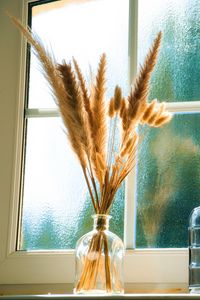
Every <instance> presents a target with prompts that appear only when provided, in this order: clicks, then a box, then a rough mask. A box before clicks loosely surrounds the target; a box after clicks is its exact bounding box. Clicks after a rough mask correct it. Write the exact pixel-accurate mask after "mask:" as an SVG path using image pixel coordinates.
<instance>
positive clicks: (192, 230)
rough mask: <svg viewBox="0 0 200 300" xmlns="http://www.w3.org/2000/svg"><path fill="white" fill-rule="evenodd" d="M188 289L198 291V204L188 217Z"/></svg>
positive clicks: (199, 247) (199, 240) (199, 227)
mask: <svg viewBox="0 0 200 300" xmlns="http://www.w3.org/2000/svg"><path fill="white" fill-rule="evenodd" d="M188 230H189V290H190V292H191V293H198V294H199V293H200V206H199V207H196V208H194V209H193V211H192V212H191V214H190V218H189V228H188Z"/></svg>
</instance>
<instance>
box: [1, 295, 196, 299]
mask: <svg viewBox="0 0 200 300" xmlns="http://www.w3.org/2000/svg"><path fill="white" fill-rule="evenodd" d="M80 298H85V299H88V298H89V299H91V300H93V299H94V300H95V299H102V298H104V299H111V298H112V299H134V300H137V299H138V300H141V299H142V300H145V299H147V300H148V299H160V300H161V299H170V300H173V299H175V300H178V299H188V298H192V299H193V298H195V299H200V295H197V294H187V293H185V294H124V295H116V296H95V295H93V296H92V295H91V296H88V295H85V296H84V295H79V296H77V295H72V294H62V295H53V294H51V295H48V294H46V295H12V296H0V299H1V300H11V299H12V300H14V299H16V300H17V299H20V300H32V299H37V300H39V299H40V300H44V299H45V300H47V299H49V300H56V299H60V300H61V299H66V300H70V299H72V300H76V299H80Z"/></svg>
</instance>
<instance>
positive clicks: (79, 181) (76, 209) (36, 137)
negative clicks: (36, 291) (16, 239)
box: [20, 118, 124, 250]
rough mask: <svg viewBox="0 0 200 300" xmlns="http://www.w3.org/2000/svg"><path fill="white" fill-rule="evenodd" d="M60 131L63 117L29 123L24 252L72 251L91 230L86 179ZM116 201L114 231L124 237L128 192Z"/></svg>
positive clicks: (63, 134) (25, 179)
mask: <svg viewBox="0 0 200 300" xmlns="http://www.w3.org/2000/svg"><path fill="white" fill-rule="evenodd" d="M62 129H63V125H62V123H61V121H60V119H59V118H40V119H35V118H33V119H29V121H28V130H27V145H26V160H25V178H24V199H23V211H22V233H21V235H22V236H21V247H20V249H21V250H36V249H37V250H38V249H71V248H74V247H75V243H76V241H77V239H79V237H81V236H82V235H83V234H84V233H86V232H87V231H89V230H91V228H92V222H93V221H92V219H91V217H90V216H91V215H92V214H93V213H94V211H93V209H92V205H91V201H90V198H89V195H88V192H87V188H86V184H85V180H84V177H83V175H82V171H81V168H80V166H79V163H78V160H77V159H76V158H75V155H74V153H73V152H72V150H71V148H70V146H69V144H68V143H67V139H66V136H65V133H64V131H63V130H62ZM115 200H116V202H115V203H114V206H113V209H112V211H111V215H113V219H114V221H113V222H112V221H111V228H112V230H113V231H114V232H116V233H117V234H118V235H119V236H120V237H122V238H123V212H124V204H123V201H124V187H122V188H121V189H120V190H119V192H118V194H117V196H116V199H115ZM112 223H113V224H112Z"/></svg>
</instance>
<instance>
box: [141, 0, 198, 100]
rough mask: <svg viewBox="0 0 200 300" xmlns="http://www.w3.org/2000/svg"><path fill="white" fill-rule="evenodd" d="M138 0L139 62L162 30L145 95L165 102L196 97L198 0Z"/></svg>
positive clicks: (194, 98)
mask: <svg viewBox="0 0 200 300" xmlns="http://www.w3.org/2000/svg"><path fill="white" fill-rule="evenodd" d="M138 3H139V26H138V28H139V31H138V41H139V45H138V57H139V62H143V59H144V56H145V54H146V52H147V50H148V48H149V47H150V45H151V42H152V40H153V39H154V38H155V36H156V34H157V32H158V31H160V30H162V32H163V39H162V47H161V51H160V55H159V60H158V64H157V66H156V68H155V72H154V74H153V77H152V81H151V92H150V97H149V98H150V99H153V98H158V99H160V100H166V101H169V102H172V101H195V100H200V76H199V74H200V43H199V41H200V30H199V16H200V1H199V0H192V1H191V0H162V1H161V0H151V1H149V0H140V1H138Z"/></svg>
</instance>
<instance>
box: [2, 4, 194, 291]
mask: <svg viewBox="0 0 200 300" xmlns="http://www.w3.org/2000/svg"><path fill="white" fill-rule="evenodd" d="M46 2H47V1H44V2H42V1H41V2H39V1H38V2H37V1H35V2H30V4H31V7H32V8H33V11H34V13H35V17H34V18H37V16H38V20H39V15H40V16H42V18H45V13H43V15H41V14H39V11H40V9H41V8H42V7H49V14H50V15H51V14H53V13H55V12H56V9H52V6H53V5H54V4H61V3H65V1H56V2H50V3H46ZM71 2H72V4H71V3H70V4H68V8H69V7H70V9H71V10H73V9H75V6H73V1H71ZM79 2H80V1H79ZM95 2H96V3H97V6H98V5H100V3H101V2H102V3H103V0H99V1H84V5H83V4H79V8H80V7H81V6H82V7H83V6H85V7H86V6H87V5H88V7H89V6H90V5H91V7H92V6H93V5H94V6H95ZM109 2H110V3H111V5H112V6H114V5H115V6H117V5H118V4H119V3H121V2H123V9H124V12H122V15H123V13H124V16H127V17H128V13H129V22H128V20H127V22H126V25H125V27H126V28H127V32H129V34H127V36H126V37H125V36H124V35H123V34H122V36H123V38H124V39H125V40H123V45H126V46H124V48H123V49H122V50H123V51H124V52H126V51H127V52H128V51H129V55H130V54H131V55H130V57H129V64H128V55H127V59H126V62H127V65H126V64H125V63H123V64H122V66H123V69H122V70H121V72H122V73H123V72H124V74H125V73H126V74H128V68H129V67H130V72H129V73H130V78H132V77H133V74H134V73H135V70H136V65H137V56H138V62H141V61H142V59H143V57H144V54H145V53H146V52H147V49H148V47H149V45H150V43H151V41H152V39H153V38H154V36H155V33H156V32H157V31H158V30H160V29H161V30H163V32H164V38H163V46H162V49H161V53H160V61H159V63H158V65H157V68H156V70H155V73H154V76H153V78H152V89H151V95H150V98H151V99H152V98H153V97H155V96H156V97H158V99H159V100H167V101H168V107H169V109H170V110H171V111H173V112H174V113H175V117H174V120H173V121H172V123H171V124H170V125H169V126H167V127H165V129H163V130H162V132H160V131H155V130H150V131H149V132H148V135H147V138H146V139H145V140H144V143H143V148H142V150H141V152H140V153H141V155H142V157H143V162H144V164H141V165H139V166H138V168H137V170H135V174H134V173H133V174H131V175H130V177H129V178H128V179H127V184H126V187H125V189H126V204H125V219H124V220H125V222H124V227H125V230H124V238H125V243H126V246H127V249H131V250H127V253H126V258H125V281H126V282H134V283H152V284H157V285H159V284H160V285H162V284H165V285H166V284H168V285H171V286H173V284H174V285H175V286H181V284H183V285H184V284H185V285H186V284H187V263H188V262H187V250H186V249H185V248H184V247H186V238H187V237H186V235H187V228H186V227H187V218H188V212H189V211H190V210H191V209H192V207H193V206H196V205H198V204H197V201H198V194H199V193H198V186H199V184H198V178H199V173H198V160H199V159H198V158H199V136H198V130H197V128H198V118H199V113H198V112H199V110H200V105H199V101H198V100H200V96H199V94H200V91H199V86H200V85H199V81H198V80H199V77H198V74H199V68H200V65H199V61H200V60H199V57H198V52H197V50H198V49H199V44H198V40H199V38H198V37H199V31H198V28H197V22H196V20H197V18H198V11H199V10H198V7H197V6H198V5H199V4H198V3H197V2H198V1H193V3H191V1H188V0H184V1H182V0H179V1H178V0H171V1H169V0H168V1H163V4H162V7H160V5H159V1H158V0H157V1H156V0H153V1H151V7H149V4H148V2H149V1H147V0H146V1H145V0H140V1H136V0H130V1H129V3H128V1H124V0H123V1H116V0H115V1H111V0H110V1H106V3H109ZM19 3H20V1H19ZM19 3H18V4H19ZM124 3H126V4H124ZM36 4H41V5H38V6H37V5H36ZM20 5H21V4H19V6H20ZM27 5H28V2H27V1H24V8H22V11H23V12H24V14H25V16H24V20H25V21H26V13H27ZM150 8H151V9H150ZM128 9H129V11H128ZM57 10H58V9H57ZM188 11H189V12H190V13H188ZM37 13H38V15H37ZM115 14H117V10H115V11H114V15H113V16H112V17H113V18H114V17H115ZM104 17H105V20H106V13H105V16H104ZM120 17H122V16H120ZM42 20H43V19H42ZM33 22H34V21H33ZM40 22H43V21H40ZM111 23H112V22H111ZM38 24H39V25H38V26H39V27H38V29H37V28H36V31H37V32H38V33H39V31H40V30H42V28H44V27H43V26H41V25H40V24H43V23H39V21H38ZM105 24H106V23H105ZM149 24H151V26H150V25H149ZM33 25H34V24H33ZM111 25H112V24H111ZM34 26H36V23H35V25H34ZM90 27H91V26H90ZM111 27H112V26H111ZM122 27H123V26H122V25H121V23H120V30H122ZM104 29H105V30H106V29H107V27H105V28H104ZM13 30H14V29H13ZM44 32H45V36H46V32H47V30H46V29H44ZM56 32H57V31H56ZM47 34H48V35H50V34H51V33H50V31H48V32H47ZM119 35H120V34H119ZM65 36H66V39H67V33H66V35H65ZM89 38H90V39H91V37H90V36H89ZM126 38H127V39H126ZM46 39H47V40H50V39H48V37H47V38H46ZM137 41H138V47H137ZM117 42H119V43H120V42H121V41H117ZM95 43H96V42H95ZM54 45H55V47H56V45H57V43H56V42H55V44H52V48H53V49H54ZM101 45H102V44H101V42H100V45H99V49H98V52H99V53H97V55H99V54H101V52H103V51H105V50H104V49H102V50H103V51H101ZM76 48H77V47H76ZM77 49H78V48H77ZM109 49H110V48H109ZM120 49H121V48H120ZM137 49H138V50H137ZM78 50H79V49H78ZM57 51H58V53H59V57H61V58H63V57H64V58H66V52H67V50H65V49H64V48H63V49H61V48H60V46H59V49H58V50H57ZM123 51H122V52H123ZM122 52H118V51H115V50H112V52H111V53H110V54H109V51H108V59H112V58H113V57H114V59H115V55H119V54H120V55H121V56H120V57H121V59H122V61H124V58H123V55H124V54H123V53H122ZM24 53H25V52H23V54H22V61H23V62H24ZM68 53H69V58H70V57H71V55H74V56H75V57H76V58H77V59H78V60H79V61H80V63H81V66H82V67H83V69H85V67H86V66H87V63H86V66H85V65H84V62H85V61H86V58H85V56H84V59H82V58H80V59H79V51H77V53H74V50H73V45H72V46H71V48H70V51H69V52H68ZM95 53H96V52H95ZM136 53H138V55H136ZM84 55H86V54H84ZM90 55H91V54H90ZM91 57H92V64H93V65H94V66H96V65H97V63H96V62H97V60H98V58H97V57H95V55H93V54H92V55H91ZM174 58H175V59H174ZM31 59H32V60H31V62H32V63H33V60H34V57H32V56H31ZM67 59H68V58H67ZM110 65H112V62H111V61H108V67H109V66H110ZM117 65H118V64H117ZM114 67H115V66H114ZM16 68H17V67H16ZM23 69H25V68H23ZM34 72H36V70H34V71H33V70H31V73H30V79H31V81H30V92H29V103H28V106H27V109H26V113H25V114H26V120H27V132H28V135H27V148H26V154H27V156H28V155H30V156H29V157H30V159H29V162H28V159H27V158H26V160H25V177H24V179H25V180H24V184H25V189H24V207H23V208H22V209H21V215H22V216H24V218H23V222H24V223H23V222H22V223H23V224H22V227H23V228H24V232H23V235H24V236H26V240H27V235H28V234H29V232H26V228H27V227H26V224H25V222H26V217H25V215H26V213H27V211H28V210H27V207H28V206H29V208H30V207H31V213H34V211H33V207H32V206H31V205H32V204H31V203H29V202H26V201H28V200H27V199H30V198H29V197H30V195H28V193H31V194H33V193H35V189H34V186H32V185H31V184H32V178H30V175H28V172H29V171H28V169H31V167H37V168H40V167H41V163H40V159H41V152H40V151H39V152H38V153H34V155H38V161H37V163H38V165H36V164H34V165H32V166H31V162H32V160H31V155H33V154H32V153H31V149H32V146H31V143H35V140H34V138H36V139H37V140H38V141H39V139H40V140H41V141H42V142H44V141H43V137H44V135H46V132H47V131H48V132H49V130H50V131H51V132H53V133H52V134H54V136H55V137H56V138H58V139H59V142H60V143H63V146H61V147H56V146H55V145H53V144H52V142H51V143H49V144H46V145H47V149H49V145H50V146H51V147H50V148H51V153H50V152H48V153H49V155H50V154H51V155H52V156H53V157H54V156H55V155H56V156H58V157H59V159H60V161H61V164H62V162H63V159H62V156H61V155H63V156H64V155H65V149H66V148H67V146H66V145H65V144H66V141H64V139H63V138H62V137H61V134H62V132H60V133H58V131H57V129H56V126H58V127H60V126H61V125H60V121H58V116H57V111H56V109H55V106H54V104H53V101H52V99H49V98H48V97H49V94H48V92H47V93H46V92H45V93H44V94H41V91H40V90H39V87H38V86H39V84H40V85H41V84H42V82H43V78H41V77H40V79H39V80H37V81H34V80H32V78H33V76H34ZM22 73H23V72H22ZM109 74H115V76H118V73H116V72H114V73H113V71H112V72H110V73H109V72H108V77H109V80H110V81H111V85H110V86H111V89H112V88H113V85H114V84H116V83H119V84H120V85H121V84H122V82H123V85H124V92H125V93H127V92H128V82H127V78H128V76H124V77H123V76H122V78H121V77H120V76H119V77H116V78H114V77H111V76H110V75H109ZM37 76H39V75H37ZM167 76H168V77H167ZM37 78H38V77H37ZM22 79H23V77H22ZM112 80H113V82H112ZM22 82H23V80H22ZM34 82H35V83H36V86H34V84H35V83H34ZM22 88H23V86H22ZM21 90H23V89H21ZM35 91H36V93H35ZM37 92H38V94H37ZM34 94H35V95H34ZM47 95H48V96H47ZM20 97H21V98H20ZM40 97H41V98H42V99H41V101H40ZM19 98H20V99H21V100H20V101H21V102H20V104H21V103H22V102H23V101H22V98H23V97H22V93H21V95H20V96H19ZM43 101H44V102H43ZM42 103H43V104H42ZM44 103H45V104H44ZM44 108H45V109H44ZM20 122H22V106H21V108H20V106H19V115H18V123H17V124H18V128H19V130H18V148H17V149H18V154H20V153H21V149H20V141H21V140H22V139H21V136H20V134H21V135H22V124H21V123H20ZM20 124H21V125H20ZM54 124H57V125H54ZM37 126H38V128H39V129H41V128H42V129H41V130H39V134H38V129H37ZM183 133H184V134H183ZM169 143H170V148H168V144H169ZM157 144H162V148H165V149H168V151H167V150H166V152H164V153H163V151H162V149H161V147H160V148H159V149H158V147H157V146H156V145H157ZM53 147H54V148H53ZM52 148H53V149H52ZM146 148H148V149H149V150H150V151H149V152H146V151H145V150H146ZM43 149H44V148H43ZM60 149H62V150H61V151H63V153H62V154H59V155H58V153H60V152H58V151H60ZM174 149H176V152H175V153H174ZM177 149H178V150H177ZM37 150H38V149H36V151H37ZM158 150H160V152H159V151H158ZM46 151H47V150H46ZM46 151H44V154H43V157H45V154H46ZM156 151H157V152H156ZM177 153H178V154H177ZM69 155H70V154H69ZM19 157H20V156H19V155H18V157H17V158H16V166H15V170H16V171H15V172H16V173H15V174H16V176H15V178H17V176H19V169H20V167H19V166H20V159H19ZM163 157H164V159H163ZM190 157H192V160H191V161H189V162H188V158H190ZM34 161H35V159H34ZM140 161H141V160H140ZM174 163H176V166H177V165H178V167H177V168H176V170H174V169H173V170H172V169H170V170H169V169H168V166H169V165H173V166H174ZM45 164H46V167H48V168H52V169H53V170H55V168H57V164H56V165H55V164H54V162H53V163H52V165H51V166H50V165H49V163H48V161H46V162H45ZM145 165H148V167H149V168H148V169H146V168H145ZM191 169H192V172H191ZM63 170H66V167H65V166H63ZM193 170H195V174H194V171H193ZM56 172H57V171H55V173H56ZM63 172H65V171H63ZM159 172H160V173H159ZM171 172H173V174H171ZM39 173H40V172H39ZM32 174H33V173H32ZM40 174H41V173H40ZM163 174H164V176H163ZM188 174H189V175H188ZM135 175H136V176H135ZM42 176H46V174H42ZM63 176H66V174H65V173H63ZM67 176H70V175H69V174H67ZM173 176H175V177H173ZM36 177H37V176H36ZM188 177H189V178H190V182H189V180H188ZM135 178H137V181H138V182H139V185H138V184H137V195H138V204H137V212H138V213H137V219H136V218H135V217H134V216H136V201H135V202H134V201H133V197H134V190H135V186H136V182H135ZM30 180H31V181H30ZM36 180H38V178H36ZM53 181H54V178H50V181H49V183H48V184H49V185H51V183H52V182H53ZM41 183H42V182H41ZM15 187H16V188H15V189H14V191H13V195H15V197H16V199H15V201H13V206H10V207H11V208H12V211H11V217H12V223H11V226H10V231H9V232H10V234H9V241H8V246H9V247H8V250H6V248H5V250H4V251H5V252H6V251H7V252H8V254H7V255H6V256H5V257H4V256H3V255H2V257H3V260H4V264H2V266H1V267H0V268H3V271H4V272H3V273H2V272H0V274H4V275H3V276H4V277H2V278H3V279H2V282H4V283H16V282H23V283H24V282H43V283H44V282H46V283H47V282H48V283H51V282H52V283H55V282H66V281H67V282H72V281H73V275H74V274H73V272H71V270H73V268H74V261H73V251H71V250H68V251H58V250H57V251H54V252H42V251H34V252H32V251H16V246H15V240H16V223H17V214H16V213H15V212H16V211H18V210H17V203H18V202H17V194H18V192H19V191H18V189H19V182H16V185H15ZM152 187H156V189H154V188H153V189H152ZM161 187H163V188H161ZM164 187H165V188H164ZM31 188H33V190H31ZM41 188H43V184H41ZM82 189H83V190H84V187H82ZM166 189H167V192H166ZM62 190H63V195H66V192H65V186H64V185H63V184H62V185H61V186H60V187H59V189H58V190H57V191H56V190H55V191H54V193H51V194H52V195H53V197H57V195H58V192H59V193H60V194H61V192H60V191H62ZM30 191H31V192H30ZM41 195H42V196H43V194H42V190H40V196H41ZM149 195H150V196H151V198H152V199H154V200H158V201H161V200H160V199H162V200H163V197H162V195H168V198H167V199H164V201H165V202H164V203H163V206H162V209H163V211H159V210H158V209H157V208H158V206H156V205H155V206H154V203H152V204H151V205H150V206H149V207H148V205H147V204H146V203H148V197H149ZM187 198H189V199H191V200H190V201H187ZM119 199H120V197H119ZM180 201H181V205H180ZM119 203H120V202H119ZM61 207H62V206H61ZM177 207H178V208H177ZM185 207H186V209H185ZM81 208H82V207H81ZM152 208H153V213H154V214H153V216H154V215H155V211H157V216H158V215H159V216H161V217H162V218H160V219H159V218H157V219H156V220H155V221H159V222H158V224H156V222H155V223H153V225H154V232H153V233H154V234H152V232H151V231H150V230H152V228H149V225H152V222H151V223H150V224H149V223H148V222H149V220H152V221H154V220H153V219H152V215H151V211H152ZM65 209H66V208H65ZM147 209H149V210H148V211H147ZM43 211H45V212H46V214H49V215H50V214H51V213H52V208H51V207H50V208H49V207H47V205H46V203H44V207H43ZM121 211H122V210H121ZM163 213H164V214H165V216H166V218H165V220H163ZM116 214H117V212H116ZM146 216H149V218H148V220H145V217H146ZM182 216H183V218H182ZM71 218H72V219H73V215H72V216H71ZM178 218H179V220H180V219H181V218H182V219H184V221H182V224H180V221H177V220H178ZM154 219H155V218H154ZM174 219H176V222H177V223H176V222H174V223H173V220H174ZM46 220H48V218H47V219H45V218H44V220H43V221H44V222H46ZM135 220H137V222H135ZM61 221H62V220H61ZM34 222H36V225H35V224H34V223H32V224H31V226H32V230H33V231H34V230H36V232H37V230H38V229H37V226H38V223H37V220H36V221H34ZM47 223H48V222H47ZM50 225H52V223H51V224H50ZM50 225H49V226H50ZM41 226H42V225H41ZM172 226H173V227H172ZM174 226H178V228H180V226H181V234H180V235H181V236H182V237H181V239H175V238H177V236H173V235H172V233H175V234H176V233H177V230H174ZM13 228H14V230H13ZM62 228H63V229H62V230H64V227H62ZM135 228H137V230H136V232H135V230H134V229H135ZM172 228H173V230H172ZM135 237H136V244H135V245H134V243H135ZM47 239H51V237H50V236H47ZM42 240H44V239H43V238H42ZM172 240H173V242H172ZM21 241H22V242H21V243H20V244H19V245H18V249H21V250H23V249H24V250H26V249H28V248H29V247H30V248H31V247H32V246H30V245H29V246H27V244H26V243H27V242H25V239H24V238H23V237H22V238H21ZM56 243H57V242H56ZM30 244H31V243H30ZM31 245H33V244H31ZM52 245H53V246H52V249H55V246H54V244H52ZM133 246H136V249H135V250H133ZM147 247H153V248H150V249H146V248H147ZM156 247H157V249H155V248H156ZM169 247H170V248H169ZM173 247H175V249H172V248H173ZM179 247H183V248H182V249H180V248H179ZM36 248H37V247H35V248H34V246H33V247H32V249H36ZM62 248H63V246H62V245H61V247H60V249H62ZM69 248H71V246H69ZM141 248H145V249H141ZM66 265H67V268H65V267H64V268H63V266H66ZM13 266H14V267H15V269H16V270H20V271H19V273H20V275H19V273H18V272H17V273H16V274H15V273H13V274H12V276H10V275H9V274H10V273H9V272H10V269H11V268H13V269H14V267H13ZM27 266H28V267H29V269H30V270H31V272H26V269H27ZM50 269H54V270H56V272H55V273H56V274H52V272H49V270H50ZM38 270H40V271H38ZM132 270H135V272H132ZM144 270H148V272H144ZM174 270H176V272H174ZM11 281H12V282H11Z"/></svg>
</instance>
